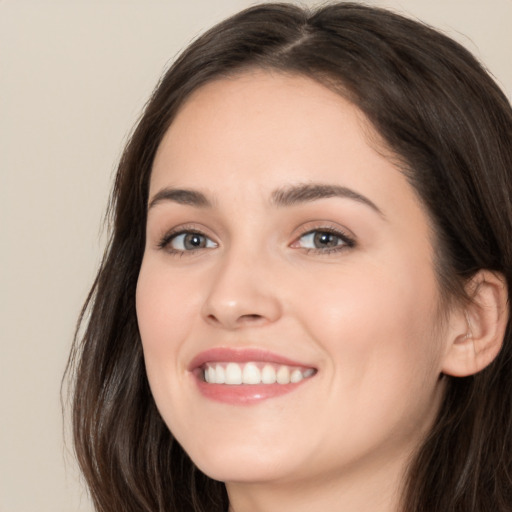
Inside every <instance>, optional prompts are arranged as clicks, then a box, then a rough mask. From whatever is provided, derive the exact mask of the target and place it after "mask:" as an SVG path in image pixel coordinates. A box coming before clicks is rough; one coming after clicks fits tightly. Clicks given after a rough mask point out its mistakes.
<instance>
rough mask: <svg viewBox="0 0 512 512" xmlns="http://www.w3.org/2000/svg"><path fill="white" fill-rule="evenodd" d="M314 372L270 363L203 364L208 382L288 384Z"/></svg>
mask: <svg viewBox="0 0 512 512" xmlns="http://www.w3.org/2000/svg"><path fill="white" fill-rule="evenodd" d="M314 374H315V370H314V369H313V368H306V369H302V370H301V369H300V368H296V367H290V366H286V365H275V364H271V363H266V364H263V363H253V362H250V363H245V364H244V363H243V364H238V363H216V364H213V363H209V364H206V365H205V369H204V380H205V381H206V382H208V383H210V384H228V385H240V384H249V385H250V384H274V383H276V382H277V383H278V384H289V383H296V382H300V381H301V380H303V379H307V378H308V377H311V376H313V375H314Z"/></svg>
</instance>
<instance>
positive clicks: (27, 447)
mask: <svg viewBox="0 0 512 512" xmlns="http://www.w3.org/2000/svg"><path fill="white" fill-rule="evenodd" d="M252 3H253V2H250V1H246V0H188V1H186V0H184V1H174V0H168V1H156V0H153V1H151V0H138V1H136V0H124V1H114V0H103V1H92V0H61V1H50V0H33V1H23V0H3V1H2V0H0V176H1V181H0V209H1V210H0V215H1V223H0V229H1V231H0V243H1V251H0V276H1V277H0V279H1V280H0V290H1V292H0V293H1V296H0V312H1V318H0V321H1V324H0V325H1V333H2V334H1V345H0V397H1V402H0V403H1V408H0V411H1V412H0V512H71V511H82V512H85V511H89V512H92V507H91V505H90V502H89V500H88V497H87V493H86V491H85V490H84V489H83V486H82V485H81V483H80V482H79V480H78V477H77V470H76V467H75V463H74V459H73V456H72V449H71V446H70V444H69V443H68V445H67V447H65V445H64V443H63V428H62V415H61V408H60V398H59V389H60V383H61V378H62V374H63V371H64V368H65V364H66V359H67V355H68V352H69V348H70V344H71V340H72V337H73V330H74V325H75V322H76V318H77V316H78V313H79V310H80V307H81V304H82V302H83V301H84V299H85V297H86V294H87V291H88V288H89V286H90V285H91V283H92V279H93V276H94V273H95V269H96V267H97V265H98V263H99V259H100V256H101V253H102V243H103V242H102V240H104V237H103V238H102V237H101V236H100V233H101V230H100V228H101V224H102V218H103V213H104V210H105V205H106V202H107V198H108V192H109V190H110V186H111V182H112V177H113V172H114V169H115V165H116V161H117V159H118V157H119V155H120V152H121V149H122V146H123V143H124V141H125V139H126V136H127V134H128V133H129V131H130V129H131V127H132V125H133V123H134V121H135V120H136V118H137V116H138V114H139V113H140V111H141V108H142V106H143V104H144V102H145V100H146V99H147V97H148V95H149V93H150V91H151V90H152V88H153V86H154V85H155V83H156V81H157V79H158V77H159V76H160V74H161V72H162V70H163V68H164V67H166V66H167V65H168V63H169V62H170V60H171V59H173V57H174V56H175V55H176V54H177V52H178V51H179V50H180V49H182V48H183V47H184V46H185V45H187V43H188V42H190V41H191V39H193V38H194V37H195V36H196V35H198V34H199V33H200V32H201V31H203V30H204V29H205V28H208V27H209V26H211V25H212V24H213V23H214V22H216V21H219V20H220V19H222V18H223V17H225V16H227V15H229V14H231V13H233V12H234V11H236V10H239V9H241V8H243V7H246V6H249V5H251V4H252ZM304 3H307V4H314V2H304ZM371 3H374V4H377V5H382V6H391V7H393V8H395V9H397V10H399V11H402V12H405V13H408V14H410V15H412V16H414V17H418V18H420V19H422V20H424V21H426V22H428V23H430V24H432V25H434V26H437V27H439V28H441V29H442V30H443V31H446V32H448V33H449V34H451V35H452V36H454V37H455V38H456V39H457V40H459V41H461V42H462V43H463V44H465V45H466V46H467V47H468V48H469V49H470V50H471V51H473V52H474V53H476V55H477V56H478V57H479V58H480V59H481V60H482V61H483V62H485V63H486V65H487V66H488V68H489V69H490V70H491V71H492V73H493V74H494V75H495V77H497V79H498V81H499V82H500V83H501V86H502V88H503V89H504V90H505V91H506V93H507V95H508V97H509V98H512V64H511V55H510V54H511V49H512V0H486V1H483V0H402V1H398V0H396V1H394V0H389V1H374V2H371ZM120 512H121V511H120Z"/></svg>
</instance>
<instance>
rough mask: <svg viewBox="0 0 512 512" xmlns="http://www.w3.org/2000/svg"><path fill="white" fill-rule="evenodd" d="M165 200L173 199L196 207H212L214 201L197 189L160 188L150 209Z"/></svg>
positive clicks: (152, 200)
mask: <svg viewBox="0 0 512 512" xmlns="http://www.w3.org/2000/svg"><path fill="white" fill-rule="evenodd" d="M164 201H173V202H175V203H178V204H184V205H188V206H195V207H196V208H211V207H212V203H211V202H210V201H209V199H208V198H207V197H206V196H205V195H204V194H203V193H202V192H199V191H197V190H190V189H182V188H163V189H161V190H159V191H158V192H157V193H156V194H155V195H154V196H153V198H152V199H151V201H150V202H149V205H148V210H150V209H151V208H153V207H154V206H156V205H157V204H159V203H162V202H164Z"/></svg>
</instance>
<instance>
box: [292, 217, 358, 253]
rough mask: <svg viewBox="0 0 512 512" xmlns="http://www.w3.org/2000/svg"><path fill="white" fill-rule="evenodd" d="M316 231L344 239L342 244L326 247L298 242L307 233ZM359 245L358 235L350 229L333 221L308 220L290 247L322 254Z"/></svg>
mask: <svg viewBox="0 0 512 512" xmlns="http://www.w3.org/2000/svg"><path fill="white" fill-rule="evenodd" d="M315 232H319V233H330V234H332V235H335V236H337V237H339V238H340V239H341V240H342V242H343V243H342V244H340V245H337V246H334V247H325V248H304V247H299V246H298V245H296V244H298V242H299V240H300V239H301V238H303V237H304V236H305V235H309V234H312V233H315ZM356 245H357V239H356V236H355V235H354V234H353V233H352V232H351V231H350V230H348V229H346V228H344V227H342V226H339V225H335V224H332V223H330V222H329V223H325V222H308V223H307V224H305V225H303V226H301V227H300V230H299V233H298V234H297V235H296V236H295V237H294V240H293V242H292V243H291V244H290V247H293V248H297V249H303V250H306V251H307V252H308V253H310V252H313V253H320V254H328V253H332V252H339V251H342V250H346V249H349V248H352V247H354V246H356Z"/></svg>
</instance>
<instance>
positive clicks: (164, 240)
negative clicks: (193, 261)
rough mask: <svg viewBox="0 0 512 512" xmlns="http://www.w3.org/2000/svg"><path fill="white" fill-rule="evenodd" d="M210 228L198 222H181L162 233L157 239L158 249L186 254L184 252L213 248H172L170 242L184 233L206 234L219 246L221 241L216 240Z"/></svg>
mask: <svg viewBox="0 0 512 512" xmlns="http://www.w3.org/2000/svg"><path fill="white" fill-rule="evenodd" d="M208 231H209V230H208V229H206V228H205V227H203V226H198V225H197V224H180V225H179V226H175V227H173V228H171V229H169V230H168V231H166V232H165V233H164V235H162V236H161V237H160V238H159V239H158V241H157V244H156V246H157V249H162V250H165V251H168V252H170V253H171V254H184V253H194V252H196V251H199V250H204V249H212V247H198V248H197V249H195V250H194V249H191V250H188V251H183V250H179V249H173V248H170V246H169V245H170V243H171V241H172V240H174V239H175V238H176V237H178V236H180V235H183V234H197V235H201V236H204V237H205V238H207V239H208V240H211V241H212V242H213V243H214V244H215V246H216V247H218V245H219V243H218V242H217V241H216V240H215V237H213V236H212V235H211V234H209V233H208Z"/></svg>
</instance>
